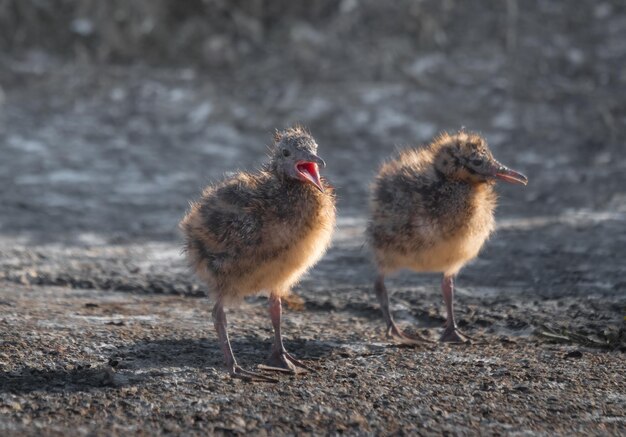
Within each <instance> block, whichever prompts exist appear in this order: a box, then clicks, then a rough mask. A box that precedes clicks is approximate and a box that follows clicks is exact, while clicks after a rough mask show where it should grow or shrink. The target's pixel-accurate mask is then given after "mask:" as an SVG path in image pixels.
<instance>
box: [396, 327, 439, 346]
mask: <svg viewBox="0 0 626 437" xmlns="http://www.w3.org/2000/svg"><path fill="white" fill-rule="evenodd" d="M387 337H388V338H391V339H393V340H395V341H397V342H398V343H401V344H404V345H412V346H418V345H422V346H423V345H433V344H435V342H434V341H432V340H429V339H427V338H425V337H422V336H421V335H419V334H410V333H408V332H406V331H402V330H400V328H398V326H397V325H396V324H395V323H393V322H392V323H391V324H390V325H389V327H388V328H387Z"/></svg>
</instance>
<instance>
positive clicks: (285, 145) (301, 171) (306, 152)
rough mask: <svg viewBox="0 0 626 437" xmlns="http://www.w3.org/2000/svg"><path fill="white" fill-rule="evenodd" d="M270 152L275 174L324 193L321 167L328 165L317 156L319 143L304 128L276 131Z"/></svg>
mask: <svg viewBox="0 0 626 437" xmlns="http://www.w3.org/2000/svg"><path fill="white" fill-rule="evenodd" d="M270 150H271V151H270V159H271V168H272V169H273V170H274V171H275V172H277V173H278V174H281V175H284V176H287V177H288V178H291V179H295V180H299V181H302V182H304V183H309V184H312V185H314V186H315V187H316V188H317V189H318V190H320V191H321V192H322V193H323V192H324V186H323V184H322V181H321V178H320V174H319V166H322V167H326V163H325V162H324V160H323V159H322V158H320V157H319V156H317V143H316V142H315V139H313V137H312V136H311V134H310V133H309V132H307V131H306V130H305V129H304V128H302V127H300V126H295V127H291V128H289V129H285V130H283V131H276V132H275V133H274V144H273V146H272V147H271V149H270Z"/></svg>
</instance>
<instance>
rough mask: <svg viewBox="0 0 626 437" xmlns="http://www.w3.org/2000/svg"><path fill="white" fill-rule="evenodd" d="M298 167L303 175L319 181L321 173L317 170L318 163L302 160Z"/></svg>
mask: <svg viewBox="0 0 626 437" xmlns="http://www.w3.org/2000/svg"><path fill="white" fill-rule="evenodd" d="M296 168H297V169H298V171H299V172H300V174H301V175H302V176H304V177H305V178H307V179H309V180H313V181H314V182H317V181H319V179H320V175H319V173H318V171H317V164H316V163H314V162H300V163H299V164H298V165H296Z"/></svg>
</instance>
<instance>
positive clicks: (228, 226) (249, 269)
mask: <svg viewBox="0 0 626 437" xmlns="http://www.w3.org/2000/svg"><path fill="white" fill-rule="evenodd" d="M316 152H317V144H316V143H315V140H314V139H313V138H312V137H311V135H310V134H309V133H308V132H307V131H305V130H304V129H303V128H301V127H295V128H290V129H287V130H284V131H282V132H277V133H276V135H275V138H274V144H273V146H272V147H271V148H270V161H269V163H268V164H266V165H265V166H263V168H262V169H261V170H259V171H257V172H254V173H252V172H240V173H237V174H236V175H234V176H232V177H230V178H228V179H226V180H224V181H222V182H220V183H217V184H215V185H212V186H209V187H207V188H206V189H205V190H204V192H203V193H202V196H201V198H200V200H198V201H197V202H194V203H192V204H191V208H190V210H189V212H188V213H187V215H186V216H185V217H184V219H183V220H182V221H181V223H180V228H181V230H182V232H183V234H184V235H185V248H186V252H187V257H188V260H189V263H190V265H191V267H192V268H193V269H194V271H195V272H196V273H197V275H198V276H199V277H200V278H201V279H203V280H204V281H205V282H206V283H207V284H208V286H209V291H210V292H211V293H212V294H214V296H215V298H216V300H217V302H218V303H220V304H221V303H222V302H226V303H227V302H232V301H237V300H240V299H241V298H242V297H243V296H246V295H250V294H254V293H258V292H261V291H266V292H268V293H269V294H270V296H271V297H272V298H273V299H278V302H279V303H278V304H279V305H280V298H281V297H284V296H285V295H286V294H287V293H289V291H290V288H291V286H292V285H293V284H294V283H296V282H297V281H298V279H299V278H300V277H301V276H302V274H303V273H304V272H305V271H306V270H307V269H308V268H310V267H311V266H312V265H313V264H315V262H317V261H318V260H319V259H320V258H321V256H322V255H323V254H324V252H325V251H326V249H327V248H328V246H329V244H330V241H331V235H332V232H333V229H334V225H335V197H334V193H333V189H332V188H331V187H330V186H328V184H327V182H326V180H324V179H323V178H322V179H321V181H320V184H321V185H322V186H321V187H320V188H318V187H316V185H314V184H312V183H308V182H307V181H306V180H302V178H301V175H300V174H299V173H298V172H297V171H296V170H295V168H296V167H295V165H296V163H297V162H301V161H310V160H312V159H313V160H316V161H315V162H320V163H323V161H322V160H321V159H320V158H318V157H317V155H316ZM286 154H288V156H284V155H286ZM316 165H317V164H316ZM316 168H317V167H316ZM298 177H300V178H298ZM322 189H323V192H322ZM227 361H228V360H227ZM227 364H228V365H230V363H227Z"/></svg>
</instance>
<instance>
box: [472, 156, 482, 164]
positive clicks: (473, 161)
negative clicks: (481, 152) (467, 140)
mask: <svg viewBox="0 0 626 437" xmlns="http://www.w3.org/2000/svg"><path fill="white" fill-rule="evenodd" d="M482 163H483V160H482V159H480V158H479V159H473V160H472V164H474V165H482Z"/></svg>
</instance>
